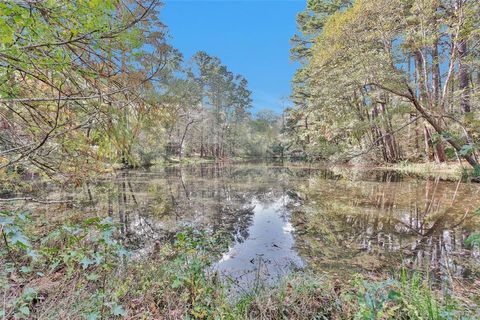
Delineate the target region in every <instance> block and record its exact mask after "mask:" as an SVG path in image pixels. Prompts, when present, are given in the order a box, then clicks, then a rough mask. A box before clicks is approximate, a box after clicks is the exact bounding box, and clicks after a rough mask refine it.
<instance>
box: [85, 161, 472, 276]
mask: <svg viewBox="0 0 480 320" xmlns="http://www.w3.org/2000/svg"><path fill="white" fill-rule="evenodd" d="M479 190H480V189H479V186H478V185H474V184H463V183H457V182H448V181H441V180H439V179H433V180H421V179H420V180H419V179H411V178H405V177H402V176H401V175H399V174H396V173H391V172H378V171H374V172H366V171H356V172H355V171H352V170H343V169H342V170H333V171H332V170H323V169H314V168H309V167H305V168H302V167H284V166H281V165H271V164H238V165H233V164H202V165H192V166H184V167H169V168H166V169H160V170H152V171H125V172H120V173H119V174H118V175H117V176H116V178H115V179H113V180H105V181H102V182H100V183H98V184H96V185H91V186H88V188H87V190H86V191H85V195H84V197H85V198H86V199H87V200H88V201H89V202H90V203H93V205H92V206H93V207H95V209H96V210H99V212H109V214H110V215H112V216H113V217H114V218H115V219H116V220H117V221H119V222H120V224H121V228H120V232H121V235H122V239H123V241H124V244H125V245H126V246H127V247H128V248H130V249H131V250H133V251H134V252H135V254H136V255H137V256H138V257H143V256H148V254H149V253H151V252H152V251H153V250H154V248H155V246H158V245H159V244H160V245H161V243H162V242H163V241H169V240H170V239H171V238H172V237H173V235H174V234H175V233H176V232H177V231H178V230H180V229H181V228H182V227H183V226H185V225H190V226H197V227H199V228H206V229H210V230H212V231H222V232H224V233H226V234H228V235H229V236H230V241H231V246H230V248H229V250H228V251H227V252H225V253H224V256H223V258H222V259H221V260H220V261H218V262H217V263H216V264H215V266H214V268H216V270H218V271H219V272H221V273H222V274H224V275H225V276H226V277H228V278H230V279H233V280H234V281H237V282H240V283H242V282H251V281H252V280H254V279H257V278H259V277H261V278H267V279H275V278H276V277H278V276H280V275H283V274H284V273H286V272H288V271H289V270H291V269H292V268H297V267H303V266H304V265H305V264H306V265H309V266H310V267H312V268H314V269H316V270H319V271H322V272H323V271H328V272H336V273H339V274H344V275H347V274H351V273H352V272H363V273H372V274H382V273H384V272H387V271H388V270H389V269H392V268H394V269H398V267H400V266H401V264H403V265H404V266H405V267H407V268H411V269H421V270H428V271H429V273H430V274H432V275H434V276H435V277H436V278H439V279H442V278H445V279H447V280H453V279H462V278H473V277H476V276H478V275H479V269H480V267H479V256H480V253H479V248H478V247H473V248H470V247H468V246H466V244H465V239H466V238H467V237H468V235H469V234H470V233H471V232H473V230H474V226H475V225H478V223H479V221H476V220H475V219H478V218H475V217H474V216H473V215H472V211H473V210H474V209H476V208H477V207H480V197H479Z"/></svg>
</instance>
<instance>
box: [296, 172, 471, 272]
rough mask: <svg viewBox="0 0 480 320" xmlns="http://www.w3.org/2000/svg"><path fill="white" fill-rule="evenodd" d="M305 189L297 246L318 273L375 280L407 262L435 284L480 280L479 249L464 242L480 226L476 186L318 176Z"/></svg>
mask: <svg viewBox="0 0 480 320" xmlns="http://www.w3.org/2000/svg"><path fill="white" fill-rule="evenodd" d="M302 189H303V196H304V197H305V199H306V201H305V203H306V205H305V206H304V208H302V211H301V212H298V214H297V215H295V217H296V220H295V225H296V227H297V229H298V230H302V231H300V232H301V233H302V235H301V236H299V237H298V238H297V240H298V246H299V247H300V248H301V249H300V251H301V252H302V253H303V255H304V256H306V257H307V260H308V261H309V263H310V264H311V265H312V266H314V267H315V268H316V269H319V270H334V271H335V272H340V273H342V274H349V273H352V272H364V273H365V272H372V273H377V274H378V273H382V272H386V271H388V270H390V269H398V268H399V267H400V265H402V264H403V265H404V266H405V267H407V268H411V269H415V270H423V271H428V272H429V274H431V275H432V276H433V277H435V278H438V279H442V278H443V279H446V280H453V279H461V278H473V277H472V276H473V275H474V274H476V275H478V270H479V269H478V262H479V261H478V257H479V248H468V247H467V246H466V244H465V240H466V238H467V237H468V235H469V234H470V233H471V232H472V231H473V230H472V229H473V226H474V225H475V224H477V223H478V221H477V222H476V221H474V220H475V217H474V215H473V214H472V212H473V211H474V210H475V209H476V208H477V207H480V199H479V197H478V195H479V188H478V186H477V185H471V184H470V185H469V184H462V183H453V182H446V181H440V180H439V179H435V180H412V179H404V180H395V182H393V181H385V182H379V181H349V180H338V181H335V182H332V181H331V180H325V179H321V178H316V179H311V180H310V181H309V183H307V184H306V185H305V186H303V187H302Z"/></svg>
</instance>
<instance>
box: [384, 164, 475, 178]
mask: <svg viewBox="0 0 480 320" xmlns="http://www.w3.org/2000/svg"><path fill="white" fill-rule="evenodd" d="M467 166H468V165H464V164H461V163H458V162H448V163H435V162H425V163H413V162H408V161H405V162H400V163H397V164H392V165H388V166H383V167H378V168H379V169H383V170H385V169H386V170H395V171H398V172H400V173H403V174H406V175H415V176H419V177H425V178H428V177H440V178H441V179H444V180H460V179H461V178H462V177H463V176H464V172H465V171H468V169H466V168H467Z"/></svg>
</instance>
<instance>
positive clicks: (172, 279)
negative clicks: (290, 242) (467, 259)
mask: <svg viewBox="0 0 480 320" xmlns="http://www.w3.org/2000/svg"><path fill="white" fill-rule="evenodd" d="M0 213H1V214H0V218H1V219H0V226H1V233H2V237H3V243H2V246H1V247H0V263H1V266H2V269H1V270H0V271H1V272H0V288H1V289H2V296H3V304H1V305H0V306H1V307H0V316H1V317H3V318H4V319H29V318H30V319H59V318H61V319H67V318H68V319H116V318H125V319H229V320H230V319H231V320H236V319H245V320H247V319H265V320H267V319H292V320H295V319H298V320H300V319H429V320H430V319H431V320H436V319H478V318H479V317H480V309H479V307H478V305H477V304H475V303H478V301H477V302H475V301H470V300H468V299H466V297H458V296H454V295H453V293H450V294H446V293H443V292H441V291H439V290H436V289H435V288H433V287H432V286H431V284H430V283H429V282H428V280H426V278H425V277H423V276H421V275H420V274H409V273H407V272H405V271H403V272H401V273H400V274H399V275H396V276H393V277H392V279H383V280H371V279H366V278H364V277H363V276H362V275H356V276H353V277H351V278H350V279H349V280H345V281H342V280H340V279H339V278H337V277H335V276H334V275H319V274H315V273H312V272H309V271H304V272H296V273H293V274H291V275H290V276H288V277H286V278H285V279H283V281H281V282H280V283H278V284H277V285H275V286H268V285H266V284H264V285H263V286H262V285H255V286H253V288H258V289H255V290H251V291H250V292H242V293H239V294H235V295H232V294H229V292H230V291H228V289H229V288H228V286H227V285H226V284H225V283H224V282H223V281H222V280H221V277H220V276H219V275H218V274H217V273H216V272H213V271H211V269H210V266H211V263H212V261H214V260H215V258H216V257H218V255H220V253H221V252H223V251H224V250H225V248H226V245H227V244H228V243H226V241H225V238H226V237H225V236H222V235H221V234H218V235H212V234H209V233H206V232H203V231H198V230H194V229H191V228H189V229H185V230H184V231H182V232H180V233H178V234H177V236H176V238H175V239H174V241H172V242H171V243H166V244H162V245H159V246H157V247H156V249H155V251H154V252H151V253H150V255H149V256H148V257H145V258H146V259H142V260H137V261H132V260H130V259H129V258H128V254H127V253H126V252H125V250H124V249H123V248H122V246H121V243H120V242H119V241H118V240H116V236H115V234H116V231H115V226H114V225H113V224H112V222H111V221H110V220H109V219H99V218H91V219H87V220H84V221H77V222H74V221H70V222H65V223H64V224H62V225H60V226H58V227H57V228H55V229H53V230H51V231H50V232H48V234H44V235H42V236H39V235H38V233H37V234H36V235H35V233H32V230H31V229H32V228H31V227H30V226H31V221H30V220H29V216H28V215H27V214H25V213H22V212H20V213H17V212H5V211H2V212H0Z"/></svg>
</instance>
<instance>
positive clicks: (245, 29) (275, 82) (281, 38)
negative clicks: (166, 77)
mask: <svg viewBox="0 0 480 320" xmlns="http://www.w3.org/2000/svg"><path fill="white" fill-rule="evenodd" d="M305 3H306V1H305V0H283V1H282V0H237V1H234V0H208V1H207V0H196V1H195V0H164V4H165V6H164V8H163V9H162V11H161V13H160V18H161V20H162V22H163V23H165V24H166V25H167V27H168V29H169V33H170V36H171V40H170V43H171V44H172V45H173V46H174V47H176V48H177V49H179V50H180V51H181V52H182V53H183V54H184V56H185V60H188V59H189V58H190V57H191V56H192V55H194V54H195V52H197V51H205V52H207V53H208V54H210V55H213V56H216V57H218V58H220V60H222V62H223V63H224V64H225V65H227V67H228V68H229V70H230V71H232V72H233V73H236V74H241V75H243V76H244V77H245V78H246V79H247V80H248V82H249V88H250V90H251V91H252V98H253V110H252V111H253V112H254V113H255V112H257V111H259V110H262V109H272V110H274V111H275V112H277V113H280V112H281V111H282V110H283V109H284V107H286V106H288V97H289V95H290V92H291V86H290V80H291V78H292V76H293V73H294V72H295V69H296V65H295V63H293V62H291V60H290V53H289V50H290V38H291V37H292V36H293V34H294V33H295V31H296V22H295V17H296V15H297V13H298V12H300V11H302V10H303V9H304V8H305Z"/></svg>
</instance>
